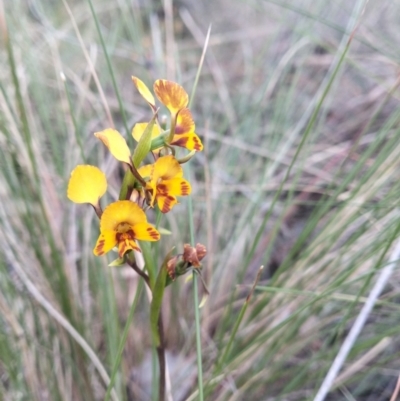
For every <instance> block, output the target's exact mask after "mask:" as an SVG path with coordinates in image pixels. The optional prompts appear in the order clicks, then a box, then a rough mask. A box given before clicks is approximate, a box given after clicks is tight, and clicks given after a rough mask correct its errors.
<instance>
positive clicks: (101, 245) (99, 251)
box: [96, 239, 105, 256]
mask: <svg viewBox="0 0 400 401" xmlns="http://www.w3.org/2000/svg"><path fill="white" fill-rule="evenodd" d="M104 242H105V240H104V239H102V240H100V241H99V242H98V244H97V246H96V253H97V255H99V256H101V255H104V250H103V248H104Z"/></svg>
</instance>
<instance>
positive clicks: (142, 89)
mask: <svg viewBox="0 0 400 401" xmlns="http://www.w3.org/2000/svg"><path fill="white" fill-rule="evenodd" d="M132 81H133V83H134V84H135V86H136V88H137V90H138V91H139V93H140V94H141V95H142V97H143V98H144V100H146V102H147V103H148V104H149V105H150V107H151V108H152V109H153V110H155V109H156V101H155V100H154V96H153V95H152V94H151V92H150V90H149V88H148V87H147V86H146V84H145V83H144V82H143V81H141V80H140V79H139V78H136V77H132Z"/></svg>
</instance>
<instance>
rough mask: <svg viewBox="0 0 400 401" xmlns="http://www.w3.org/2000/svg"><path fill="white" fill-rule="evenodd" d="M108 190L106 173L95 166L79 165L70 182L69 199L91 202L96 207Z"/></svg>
mask: <svg viewBox="0 0 400 401" xmlns="http://www.w3.org/2000/svg"><path fill="white" fill-rule="evenodd" d="M106 190H107V179H106V176H105V174H104V173H103V172H102V171H101V170H100V169H98V168H97V167H95V166H89V165H79V166H76V167H75V169H74V170H73V171H72V173H71V177H70V179H69V182H68V190H67V196H68V199H69V200H71V201H72V202H75V203H90V204H91V205H93V206H94V207H95V208H97V207H98V206H99V199H100V198H101V197H102V196H103V195H104V194H105V192H106Z"/></svg>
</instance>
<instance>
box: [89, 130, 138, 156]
mask: <svg viewBox="0 0 400 401" xmlns="http://www.w3.org/2000/svg"><path fill="white" fill-rule="evenodd" d="M94 136H95V137H96V138H99V139H100V140H101V141H102V142H103V143H104V145H106V146H107V148H108V150H109V151H110V152H111V154H112V155H113V156H114V157H115V158H116V159H117V160H119V161H120V162H124V163H127V164H132V162H131V152H130V150H129V148H128V145H127V143H126V140H125V138H124V137H123V136H122V135H121V134H120V133H119V132H118V131H116V130H115V129H112V128H107V129H105V130H104V131H101V132H95V134H94Z"/></svg>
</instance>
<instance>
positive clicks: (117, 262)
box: [108, 258, 125, 267]
mask: <svg viewBox="0 0 400 401" xmlns="http://www.w3.org/2000/svg"><path fill="white" fill-rule="evenodd" d="M124 264H125V258H117V259H115V260H113V261H112V262H111V263H110V264H109V265H108V266H109V267H120V266H123V265H124Z"/></svg>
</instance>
